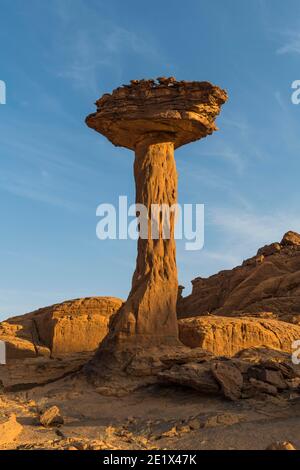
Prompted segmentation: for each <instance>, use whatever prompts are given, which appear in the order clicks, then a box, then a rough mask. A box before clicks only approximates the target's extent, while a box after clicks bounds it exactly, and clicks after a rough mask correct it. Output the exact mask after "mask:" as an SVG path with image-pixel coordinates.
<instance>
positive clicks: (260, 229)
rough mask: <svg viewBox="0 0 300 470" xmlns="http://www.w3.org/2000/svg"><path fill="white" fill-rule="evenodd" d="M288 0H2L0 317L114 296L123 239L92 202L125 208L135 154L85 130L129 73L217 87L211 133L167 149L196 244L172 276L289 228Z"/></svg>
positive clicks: (296, 217) (293, 129)
mask: <svg viewBox="0 0 300 470" xmlns="http://www.w3.org/2000/svg"><path fill="white" fill-rule="evenodd" d="M299 18H300V2H299V1H298V0H287V1H286V2H282V1H280V0H251V1H250V0H248V1H246V0H243V1H240V0H226V2H225V1H223V0H219V1H218V0H215V1H214V2H207V1H203V0H186V1H185V2H182V1H178V0H173V1H172V2H161V1H158V0H152V1H151V2H142V1H141V0H140V1H135V0H128V1H126V2H125V1H123V0H110V2H107V1H99V0H48V1H47V2H46V1H45V0H26V2H25V1H24V0H0V41H1V43H0V44H1V59H0V80H4V81H5V82H6V86H7V104H6V105H0V162H1V171H0V214H1V230H0V316H1V318H4V317H7V316H10V315H13V314H19V313H24V312H27V311H30V310H33V309H34V308H37V307H41V306H45V305H49V304H52V303H55V302H58V301H62V300H64V299H69V298H76V297H81V296H91V295H113V296H119V297H122V298H126V295H127V293H128V291H129V289H130V283H131V276H132V272H133V270H134V265H135V255H136V242H135V241H130V240H129V241H125V240H121V241H99V240H98V239H97V238H96V233H95V229H96V223H97V218H96V214H95V213H96V207H97V206H98V204H100V203H101V202H110V203H116V202H117V200H118V196H119V195H128V198H129V202H133V201H134V181H133V176H132V164H133V154H132V153H131V152H130V151H128V150H125V149H120V148H114V147H113V146H112V145H111V144H110V143H109V142H108V141H106V140H105V138H104V137H102V136H100V135H98V134H96V133H95V132H92V131H91V130H90V129H88V128H87V127H86V126H85V124H84V119H85V116H86V115H87V114H89V113H90V112H93V111H94V104H93V103H94V102H95V100H96V99H97V98H99V97H100V96H101V95H102V94H103V93H105V92H109V91H111V90H112V89H113V88H115V87H117V86H119V85H120V84H122V83H127V82H129V80H130V79H133V78H151V77H157V76H161V75H165V76H169V75H175V76H176V77H177V78H178V79H185V80H208V81H211V82H213V83H215V84H217V85H219V86H221V87H223V88H225V89H226V90H227V91H228V94H229V101H228V103H227V104H226V105H225V106H224V107H223V110H222V114H221V115H220V117H219V118H218V126H219V128H220V131H219V132H217V133H215V134H214V135H213V136H211V137H208V138H207V139H204V140H201V141H198V142H196V143H193V144H190V145H188V146H184V147H182V148H180V149H179V150H178V151H177V152H176V161H177V167H178V173H179V200H180V202H181V203H204V204H205V247H204V249H203V250H201V251H198V252H188V251H185V250H184V244H183V243H182V242H179V243H178V255H177V259H178V269H179V280H180V282H181V283H182V284H184V285H185V286H186V288H187V289H186V292H189V290H190V280H191V279H193V278H194V277H196V276H208V275H210V274H213V273H214V272H217V271H219V270H221V269H228V268H231V267H233V266H235V265H236V264H239V263H240V262H241V261H242V260H243V259H245V258H247V257H249V256H252V255H253V254H254V253H255V252H256V250H257V248H258V247H260V246H261V245H263V244H265V243H269V242H272V241H277V240H280V239H281V236H282V235H283V233H284V232H285V231H287V230H289V229H292V230H298V231H300V212H299V208H300V193H299V172H300V160H299V153H300V138H299V123H300V105H299V106H296V105H293V104H292V103H291V83H292V82H293V81H294V80H296V79H300V69H299V59H300V19H299Z"/></svg>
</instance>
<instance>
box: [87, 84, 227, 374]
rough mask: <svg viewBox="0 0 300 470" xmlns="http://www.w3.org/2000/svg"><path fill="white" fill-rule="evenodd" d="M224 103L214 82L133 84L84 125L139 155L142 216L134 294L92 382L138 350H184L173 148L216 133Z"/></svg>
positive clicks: (92, 369) (94, 366)
mask: <svg viewBox="0 0 300 470" xmlns="http://www.w3.org/2000/svg"><path fill="white" fill-rule="evenodd" d="M226 100H227V94H226V92H225V91H224V90H221V89H220V88H219V87H216V86H213V85H211V84H210V83H208V82H185V81H176V80H175V78H174V77H169V78H165V77H159V78H158V79H157V81H155V80H132V81H131V83H130V85H124V86H122V87H119V88H117V89H116V90H114V91H113V92H112V93H111V94H105V95H103V96H102V98H100V99H99V100H98V101H97V102H96V105H97V111H96V113H93V114H91V115H89V116H88V117H87V119H86V123H87V125H88V126H89V127H90V128H92V129H94V130H96V131H97V132H99V133H100V134H103V135H104V136H105V137H107V138H108V139H109V140H110V142H112V143H113V144H114V145H117V146H122V147H126V148H129V149H131V150H134V152H135V162H134V177H135V184H136V203H137V212H138V213H139V214H140V219H139V240H138V255H137V262H136V269H135V272H134V275H133V279H132V288H131V291H130V293H129V296H128V299H127V301H126V302H125V304H124V306H123V307H122V308H121V309H120V311H119V313H118V315H116V317H115V319H114V322H113V323H112V324H111V328H110V332H109V335H108V336H107V338H106V339H105V341H103V343H102V344H101V346H100V348H99V351H98V352H97V354H96V356H95V358H94V361H93V362H91V363H90V365H89V368H87V369H86V370H87V372H88V374H89V375H91V374H94V375H98V374H99V373H100V374H103V369H104V367H106V365H107V364H110V366H111V365H112V363H113V362H115V370H118V371H120V370H122V367H123V366H124V367H126V365H127V363H128V361H129V360H131V357H132V356H133V355H134V354H135V351H136V350H137V349H138V348H145V347H146V348H149V347H155V346H159V345H162V346H174V345H177V346H180V343H179V340H178V328H177V319H176V303H177V291H178V281H177V268H176V259H175V240H174V225H175V205H176V202H177V172H176V166H175V160H174V149H176V148H178V147H180V146H181V145H184V144H187V143H189V142H192V141H194V140H197V139H201V138H203V137H206V136H207V135H209V134H212V133H213V131H215V130H216V125H215V119H216V117H217V115H218V114H219V112H220V109H221V106H222V105H223V104H224V103H225V102H226ZM141 205H142V207H143V209H146V213H145V212H144V211H143V210H141V209H140V208H141ZM155 208H158V212H157V213H156V215H155V214H154V212H155ZM165 208H167V211H169V212H168V214H167V218H166V216H164V215H162V214H161V213H160V212H159V211H160V210H161V209H163V210H164V209H165ZM149 355H150V356H151V352H149ZM98 366H99V367H98Z"/></svg>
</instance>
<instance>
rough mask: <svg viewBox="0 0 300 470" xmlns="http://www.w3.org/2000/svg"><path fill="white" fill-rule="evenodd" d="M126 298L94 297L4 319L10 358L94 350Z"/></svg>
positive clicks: (1, 333)
mask: <svg viewBox="0 0 300 470" xmlns="http://www.w3.org/2000/svg"><path fill="white" fill-rule="evenodd" d="M121 305H122V300H120V299H117V298H114V297H91V298H83V299H76V300H69V301H66V302H63V303H60V304H55V305H51V306H49V307H44V308H41V309H39V310H36V311H34V312H31V313H27V314H25V315H21V316H18V317H12V318H10V319H9V320H6V321H4V322H2V323H0V340H2V341H5V343H6V356H7V360H8V361H9V360H10V359H25V358H35V357H39V356H45V357H47V356H48V357H49V356H50V355H51V357H57V356H63V355H66V354H73V353H77V352H85V351H94V350H95V349H96V348H97V346H98V345H99V343H100V342H101V341H102V340H103V338H104V337H105V335H106V334H107V331H108V324H109V320H110V317H111V316H112V315H113V314H114V313H115V312H117V311H118V309H119V308H120V307H121Z"/></svg>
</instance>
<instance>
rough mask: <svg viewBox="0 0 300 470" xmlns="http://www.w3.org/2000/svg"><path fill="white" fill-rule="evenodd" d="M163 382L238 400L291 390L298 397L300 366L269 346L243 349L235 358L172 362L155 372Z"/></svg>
mask: <svg viewBox="0 0 300 470" xmlns="http://www.w3.org/2000/svg"><path fill="white" fill-rule="evenodd" d="M158 377H159V379H160V380H161V381H162V382H165V383H172V384H179V385H184V386H186V387H189V388H192V389H194V390H197V391H198V392H200V393H203V394H216V395H223V396H224V397H225V398H227V399H229V400H232V401H236V400H239V399H249V398H263V397H264V396H268V395H271V396H274V395H279V394H283V396H286V397H289V396H290V393H291V392H292V393H294V394H295V396H297V397H298V396H300V386H299V382H300V368H299V366H296V365H294V364H293V363H292V362H291V357H290V355H288V354H286V353H282V352H279V351H277V352H276V351H273V350H271V349H263V350H260V349H259V348H256V350H255V351H253V350H252V349H249V350H244V351H243V353H242V354H241V355H240V354H237V355H236V356H235V357H234V358H231V359H229V358H224V357H223V358H207V360H206V361H204V362H203V361H201V363H198V362H197V361H194V362H192V363H191V362H190V363H186V364H182V365H178V364H177V365H174V366H172V367H170V368H169V369H167V370H164V371H162V372H160V373H159V374H158Z"/></svg>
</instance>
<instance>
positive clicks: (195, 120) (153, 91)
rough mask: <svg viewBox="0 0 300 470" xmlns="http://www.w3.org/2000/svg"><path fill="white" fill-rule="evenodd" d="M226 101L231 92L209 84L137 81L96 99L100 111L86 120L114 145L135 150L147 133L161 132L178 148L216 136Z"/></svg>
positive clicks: (158, 80) (171, 80) (168, 80)
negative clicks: (227, 92) (217, 119)
mask: <svg viewBox="0 0 300 470" xmlns="http://www.w3.org/2000/svg"><path fill="white" fill-rule="evenodd" d="M226 100H227V94H226V92H225V91H224V90H222V89H221V88H219V87H217V86H214V85H212V84H211V83H209V82H197V81H185V80H181V81H177V80H176V79H175V78H174V77H170V78H163V77H161V78H158V79H157V81H156V80H132V81H131V84H130V85H123V86H122V87H119V88H116V89H115V90H113V92H112V93H111V94H109V93H105V94H104V95H103V96H102V97H101V98H100V99H99V100H98V101H96V105H97V112H96V113H93V114H90V115H89V116H88V117H87V119H86V123H87V125H88V126H89V127H91V128H93V129H95V130H96V131H98V132H100V133H101V134H103V135H105V136H106V137H107V138H108V139H109V140H110V141H111V142H112V143H113V144H114V145H117V146H122V147H127V148H129V149H131V150H134V149H135V146H136V143H137V142H139V141H140V140H142V139H143V138H144V137H145V133H147V134H149V133H157V132H159V133H160V134H161V135H162V134H163V133H164V132H165V133H166V134H168V135H169V137H171V140H172V141H173V142H174V148H177V147H180V146H181V145H184V144H186V143H189V142H192V141H194V140H198V139H201V138H202V137H205V136H207V135H209V134H212V133H213V131H215V130H216V129H217V127H216V125H215V118H216V116H217V115H218V114H219V112H220V108H221V105H222V104H224V103H225V102H226Z"/></svg>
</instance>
